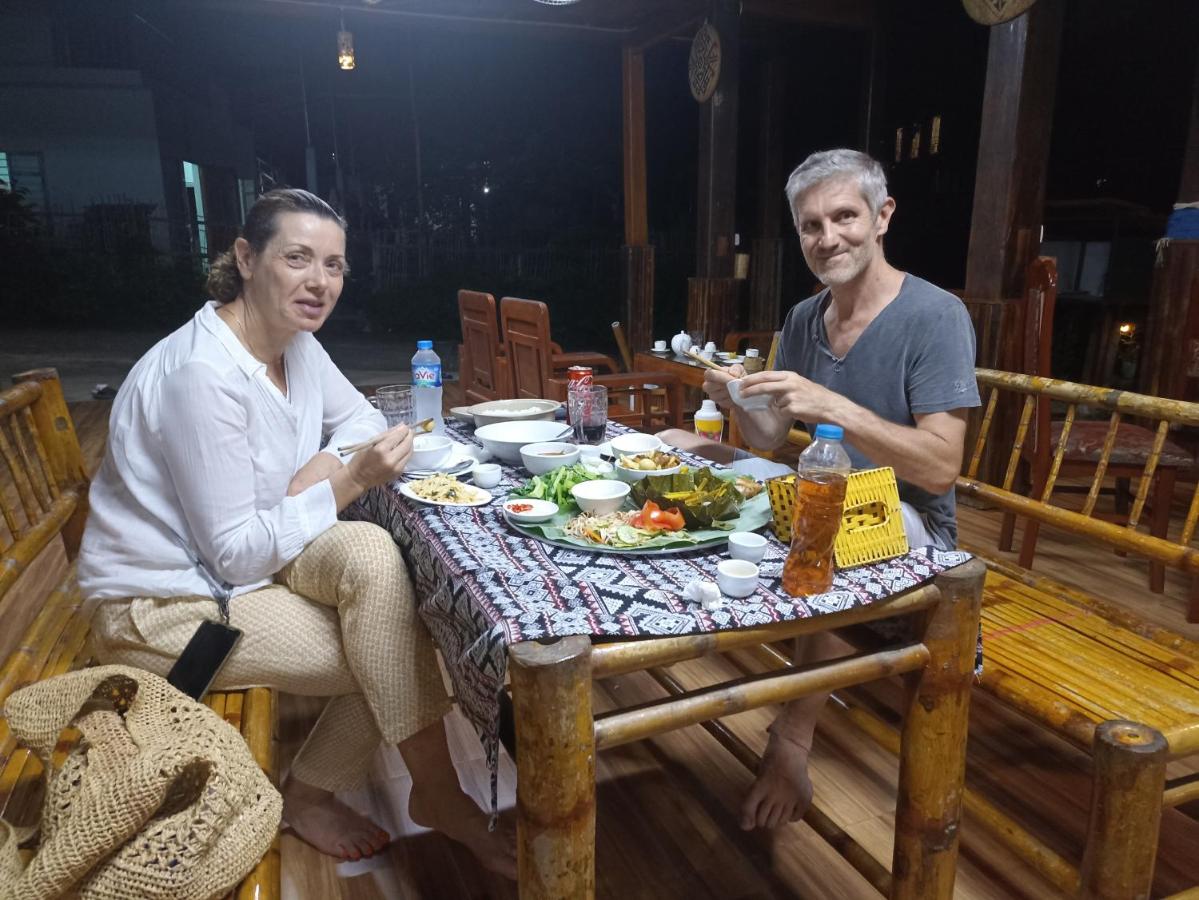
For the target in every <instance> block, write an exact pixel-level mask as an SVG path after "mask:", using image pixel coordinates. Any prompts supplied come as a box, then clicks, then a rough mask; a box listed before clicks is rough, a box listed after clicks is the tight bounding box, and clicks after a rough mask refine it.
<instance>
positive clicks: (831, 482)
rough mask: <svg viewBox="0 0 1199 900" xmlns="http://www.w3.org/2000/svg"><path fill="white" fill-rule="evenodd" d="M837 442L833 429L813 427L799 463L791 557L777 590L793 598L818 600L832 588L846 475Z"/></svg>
mask: <svg viewBox="0 0 1199 900" xmlns="http://www.w3.org/2000/svg"><path fill="white" fill-rule="evenodd" d="M843 436H844V433H843V432H842V430H841V429H840V428H839V427H838V426H836V425H819V426H817V428H816V436H815V439H814V440H813V441H812V444H811V446H810V447H808V449H807V450H805V451H804V452H803V454H802V455H801V456H800V457H799V471H798V473H797V474H798V477H797V478H796V480H795V512H794V515H793V517H792V520H791V552H790V553H789V554H787V561H786V563H784V564H783V590H784V591H786V592H787V593H788V594H790V595H791V596H793V597H807V596H810V595H812V594H823V593H824V592H825V591H827V590H829V589H830V588H831V587H832V586H833V545H834V544H835V543H836V540H837V531H838V530H839V529H840V528H841V511H842V508H843V507H844V505H845V488H846V484H847V481H846V479H847V478H848V476H849V472H850V461H849V455H848V454H847V453H846V452H845V448H844V447H842V446H841V438H842V437H843Z"/></svg>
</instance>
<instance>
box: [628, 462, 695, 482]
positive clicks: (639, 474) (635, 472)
mask: <svg viewBox="0 0 1199 900" xmlns="http://www.w3.org/2000/svg"><path fill="white" fill-rule="evenodd" d="M681 468H683V464H682V463H679V464H678V465H677V466H671V467H670V468H669V469H630V468H629V467H628V466H622V465H621V464H620V463H619V462H617V463H616V477H617V478H619V479H620V480H621V481H627V482H629V483H630V484H632V483H633V482H634V481H640V480H641V479H642V478H644V477H645V476H646V475H673V474H674V473H675V472H677V471H678V470H679V469H681Z"/></svg>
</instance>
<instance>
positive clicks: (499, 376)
mask: <svg viewBox="0 0 1199 900" xmlns="http://www.w3.org/2000/svg"><path fill="white" fill-rule="evenodd" d="M458 320H459V322H460V323H461V325H462V344H461V345H460V347H461V349H460V351H459V355H458V359H459V367H460V369H461V375H460V378H461V380H462V389H463V394H464V396H465V398H466V402H467V403H468V404H470V403H483V402H485V401H487V400H502V399H506V398H508V397H511V396H512V394H511V388H510V387H509V378H508V358H507V356H506V355H505V354H504V350H503V346H502V345H501V344H500V328H499V321H498V319H497V318H496V311H495V297H494V296H492V295H491V294H485V293H483V292H482V291H467V290H461V291H459V292H458Z"/></svg>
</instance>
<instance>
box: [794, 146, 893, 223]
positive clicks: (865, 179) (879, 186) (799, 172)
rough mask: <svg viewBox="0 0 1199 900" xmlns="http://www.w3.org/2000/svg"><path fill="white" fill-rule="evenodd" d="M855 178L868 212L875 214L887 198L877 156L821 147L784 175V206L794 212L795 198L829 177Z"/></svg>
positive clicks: (885, 179)
mask: <svg viewBox="0 0 1199 900" xmlns="http://www.w3.org/2000/svg"><path fill="white" fill-rule="evenodd" d="M843 177H852V178H856V179H857V180H858V186H859V187H860V188H861V190H862V198H863V199H864V200H865V201H866V205H867V206H869V207H870V212H871V213H873V214H874V215H878V211H879V210H880V209H882V208H883V203H884V201H886V199H887V176H886V173H884V172H883V167H882V165H881V164H880V163H879V161H878V160H877V159H875V158H874V157H873V156H870V155H869V154H867V153H862V152H861V151H860V150H848V149H845V148H840V149H837V150H821V151H820V152H818V153H813V154H812V155H811V156H809V157H808V158H807V159H805V160H804V161H803V162H801V163H800V164H799V165H798V166H797V167H796V169H795V171H794V172H792V173H791V177H790V178H788V179H787V206H788V207H789V208H790V209H791V215H792V216H794V215H795V202H796V201H797V200H798V199H799V197H800V195H801V194H803V193H804V192H805V191H807V190H809V189H810V188H813V187H815V186H816V185H818V184H820V183H821V182H824V181H828V180H829V179H831V178H843Z"/></svg>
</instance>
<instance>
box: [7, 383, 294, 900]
mask: <svg viewBox="0 0 1199 900" xmlns="http://www.w3.org/2000/svg"><path fill="white" fill-rule="evenodd" d="M18 379H19V382H18V384H17V385H16V387H13V388H9V389H7V390H4V391H0V635H2V636H5V637H8V634H6V631H5V629H6V628H10V627H12V626H11V625H10V624H8V623H12V622H20V623H24V622H28V624H27V625H26V627H25V628H24V630H23V631H22V632H21V633H20V635H19V637H16V638H15V642H13V641H7V640H6V641H5V642H4V643H3V645H2V646H3V647H4V649H5V650H7V651H8V655H7V658H5V659H4V661H3V664H2V665H0V707H2V706H3V704H4V701H5V700H7V699H8V696H9V695H10V694H11V693H13V691H16V690H19V689H20V688H22V687H25V686H26V685H29V684H32V683H33V682H35V681H40V680H42V679H45V678H52V677H54V676H55V675H61V674H63V673H64V672H69V671H72V670H74V669H78V668H81V667H83V666H86V665H88V664H89V663H90V660H91V655H90V653H89V651H88V632H89V629H90V625H91V622H90V613H91V608H90V607H89V606H88V605H87V604H85V603H84V602H83V600H82V598H81V596H80V593H79V585H78V582H77V581H76V580H75V564H74V562H73V559H74V556H75V553H76V552H77V550H78V547H79V539H80V537H81V536H82V533H83V522H84V519H85V518H86V516H87V476H86V472H85V470H84V465H83V455H82V451H81V450H80V447H79V441H78V438H77V437H76V433H75V428H74V424H73V423H72V422H71V416H70V412H69V411H68V409H67V406H66V403H65V402H64V400H63V396H62V387H61V385H60V383H59V381H58V375H57V373H56V372H55V371H54V370H53V369H38V370H36V371H34V372H27V373H24V374H23V375H20V376H15V377H14V381H18ZM60 540H61V547H62V549H57V548H56V547H55V546H54V542H56V541H60ZM56 549H57V552H58V553H59V554H61V553H62V550H64V549H65V551H66V554H65V555H66V557H67V558H68V559H69V560H71V561H69V562H67V563H66V565H65V566H63V567H62V568H61V569H55V568H53V566H52V563H54V561H55V557H53V556H50V557H47V556H46V555H44V553H43V551H45V553H52V551H55V550H56ZM57 559H58V560H59V561H61V559H62V556H61V555H60V556H58V557H57ZM38 567H40V570H39V571H38V572H36V573H35V572H34V571H33V570H34V569H37V568H38ZM41 570H44V574H45V575H50V574H53V575H54V576H55V577H57V575H58V573H59V572H60V571H61V572H63V574H62V576H61V580H59V581H58V582H57V584H54V585H45V586H44V590H35V588H34V587H31V586H30V585H31V584H34V585H40V584H41V583H40V582H32V583H31V582H28V581H26V580H23V578H22V576H24V575H25V574H26V573H27V572H28V573H30V574H31V575H33V574H38V575H39V577H40V576H41V575H42V574H43V572H42V571H41ZM14 586H15V589H14ZM32 610H36V613H33V614H32V617H30V615H29V613H30V612H31V611H32ZM3 653H4V650H0V654H3ZM204 702H205V703H207V704H208V706H209V707H210V708H212V709H213V710H214V711H215V712H216V713H217V714H218V715H220V716H222V717H223V718H224V719H225V721H226V722H229V723H230V724H231V725H233V727H235V728H237V729H238V731H240V732H241V734H242V736H243V737H244V738H245V739H246V743H247V744H248V745H249V747H250V752H251V753H253V755H254V759H255V760H256V761H257V762H258V764H259V765H260V766H262V768H263V770H264V771H265V772H266V773H267V775H269V776H271V777H272V779H273V778H274V776H275V764H274V747H275V697H274V695H273V692H272V691H270V690H269V689H267V688H251V689H249V690H246V691H228V692H210V693H209V694H208V695H207V697H205V699H204ZM79 738H80V734H79V732H78V731H77V730H76V729H74V728H68V729H66V730H65V731H63V733H62V735H60V737H59V739H58V743H57V745H56V746H55V748H54V753H53V755H52V758H51V764H52V765H54V766H55V767H58V766H61V765H62V764H63V762H64V761H65V760H66V757H67V755H68V754H69V753H70V752H71V750H72V749H73V748H74V746H75V744H76V743H77V742H78V740H79ZM43 775H44V773H43V768H42V763H41V761H40V760H39V759H38V758H37V757H36V756H35V755H34V754H32V753H31V752H30V751H28V750H26V749H25V748H23V747H21V746H19V745H18V744H17V742H16V739H15V738H14V737H13V736H12V733H11V731H10V730H9V727H8V721H7V720H6V719H4V718H3V717H0V817H3V818H5V819H8V820H9V821H13V822H18V823H27V822H30V821H34V820H35V818H36V815H37V812H38V810H39V808H40V805H41V802H42V787H43ZM279 885H280V870H279V844H278V840H277V839H276V841H275V843H274V844H272V846H271V849H270V850H269V851H268V852H267V854H266V856H264V857H263V859H262V861H261V862H259V864H258V865H257V866H256V867H255V868H254V870H253V871H252V872H251V873H250V874H249V875H247V876H246V878H245V879H244V880H243V881H242V883H241V885H240V886H239V887H238V889H237V891H236V892H235V895H236V896H237V897H238V898H242V897H245V898H255V900H272V898H277V897H278V896H279Z"/></svg>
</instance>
